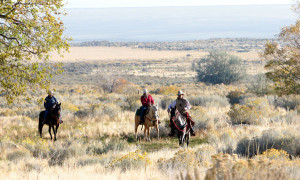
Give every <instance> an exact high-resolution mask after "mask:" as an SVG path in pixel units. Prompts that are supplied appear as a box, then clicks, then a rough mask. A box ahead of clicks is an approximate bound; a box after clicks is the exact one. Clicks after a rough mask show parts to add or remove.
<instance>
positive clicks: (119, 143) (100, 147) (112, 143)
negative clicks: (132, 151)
mask: <svg viewBox="0 0 300 180" xmlns="http://www.w3.org/2000/svg"><path fill="white" fill-rule="evenodd" d="M127 147H128V143H127V142H125V141H124V140H119V139H117V138H112V139H109V140H106V142H103V143H101V142H98V143H95V144H91V145H90V146H89V147H88V148H87V149H86V153H87V154H91V155H95V154H98V155H99V154H105V153H107V152H109V151H122V150H124V149H125V148H127Z"/></svg>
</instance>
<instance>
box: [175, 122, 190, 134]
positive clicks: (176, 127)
mask: <svg viewBox="0 0 300 180" xmlns="http://www.w3.org/2000/svg"><path fill="white" fill-rule="evenodd" d="M173 123H174V125H175V127H176V128H177V130H178V131H181V132H183V131H184V130H185V131H186V129H187V127H188V126H185V129H183V130H181V129H180V128H179V127H178V126H177V125H176V123H175V121H174V120H173Z"/></svg>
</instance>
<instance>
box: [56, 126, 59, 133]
mask: <svg viewBox="0 0 300 180" xmlns="http://www.w3.org/2000/svg"><path fill="white" fill-rule="evenodd" d="M58 127H59V124H57V126H56V129H55V131H56V134H57V129H58Z"/></svg>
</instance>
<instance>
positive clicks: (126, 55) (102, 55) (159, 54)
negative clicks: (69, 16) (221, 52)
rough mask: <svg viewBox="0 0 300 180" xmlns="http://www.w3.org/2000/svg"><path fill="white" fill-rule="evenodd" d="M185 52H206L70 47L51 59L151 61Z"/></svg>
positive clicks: (202, 54) (181, 55)
mask: <svg viewBox="0 0 300 180" xmlns="http://www.w3.org/2000/svg"><path fill="white" fill-rule="evenodd" d="M187 54H191V56H192V57H198V58H199V57H203V56H204V55H206V54H207V53H206V52H200V51H158V50H146V49H134V48H129V47H101V46H97V47H70V53H63V55H64V57H63V58H62V57H60V56H59V55H58V54H57V53H52V54H51V56H52V58H51V59H52V60H53V61H55V62H57V61H59V62H83V61H84V62H86V61H107V60H125V61H126V60H139V61H148V60H150V61H152V60H159V59H174V58H184V57H186V55H187Z"/></svg>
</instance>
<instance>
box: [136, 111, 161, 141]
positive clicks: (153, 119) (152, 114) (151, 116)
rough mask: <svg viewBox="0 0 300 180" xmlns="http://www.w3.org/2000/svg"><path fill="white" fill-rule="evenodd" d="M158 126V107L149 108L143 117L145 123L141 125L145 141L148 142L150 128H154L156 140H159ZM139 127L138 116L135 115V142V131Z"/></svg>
mask: <svg viewBox="0 0 300 180" xmlns="http://www.w3.org/2000/svg"><path fill="white" fill-rule="evenodd" d="M158 124H160V121H159V120H158V107H157V106H151V107H150V109H149V111H148V113H147V114H146V115H145V122H144V123H143V124H142V125H144V126H145V129H144V138H145V139H146V140H147V141H150V127H155V129H156V132H157V139H159V129H158ZM139 125H140V116H138V115H135V139H136V140H137V129H138V127H139Z"/></svg>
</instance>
